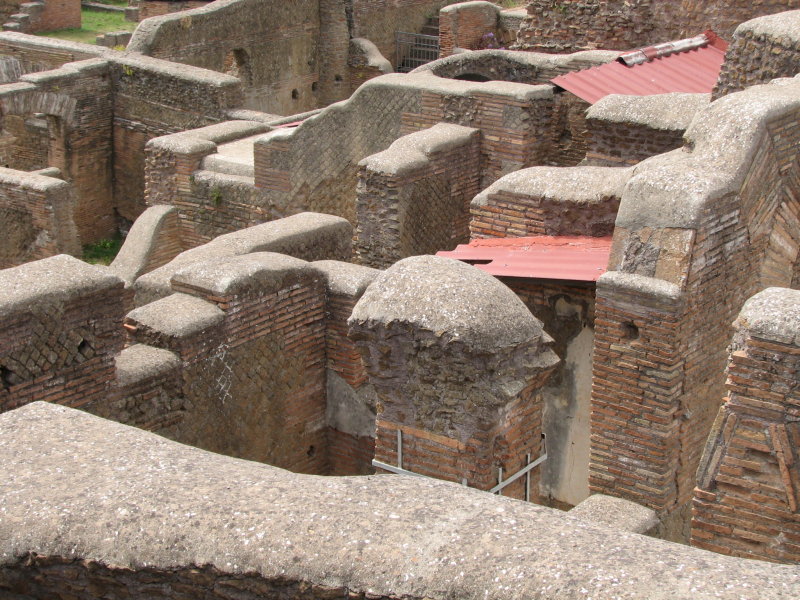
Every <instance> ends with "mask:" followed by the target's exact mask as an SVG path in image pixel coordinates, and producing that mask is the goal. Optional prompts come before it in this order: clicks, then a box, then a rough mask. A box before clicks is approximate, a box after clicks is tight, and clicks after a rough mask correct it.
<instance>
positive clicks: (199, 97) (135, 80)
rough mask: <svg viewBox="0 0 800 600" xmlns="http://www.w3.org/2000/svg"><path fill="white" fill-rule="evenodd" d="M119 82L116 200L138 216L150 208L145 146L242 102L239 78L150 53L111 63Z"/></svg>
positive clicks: (126, 213)
mask: <svg viewBox="0 0 800 600" xmlns="http://www.w3.org/2000/svg"><path fill="white" fill-rule="evenodd" d="M111 78H112V80H113V86H114V123H113V129H114V133H113V140H114V202H115V206H116V210H117V213H118V214H119V215H120V216H121V217H123V218H125V219H127V220H129V221H134V220H135V219H136V217H138V216H139V215H140V214H141V213H142V211H143V210H144V209H145V203H144V186H145V178H144V174H145V145H146V143H147V142H148V141H149V140H151V139H153V138H155V137H159V136H162V135H167V134H170V133H176V132H179V131H184V130H186V129H194V128H197V127H203V126H205V125H209V124H212V123H218V122H220V121H223V120H225V119H224V113H225V111H226V110H227V109H229V108H232V107H235V106H238V105H240V104H241V101H242V95H241V87H240V84H239V82H238V80H237V79H235V78H233V77H229V76H226V75H222V74H217V73H211V72H209V71H204V70H201V69H196V68H193V67H189V66H180V65H175V64H170V63H168V62H166V61H160V60H155V59H152V58H147V57H134V56H126V57H125V58H124V59H123V58H120V59H118V60H117V61H116V62H114V63H113V65H112V73H111Z"/></svg>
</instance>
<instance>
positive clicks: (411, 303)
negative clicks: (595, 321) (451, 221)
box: [350, 256, 551, 349]
mask: <svg viewBox="0 0 800 600" xmlns="http://www.w3.org/2000/svg"><path fill="white" fill-rule="evenodd" d="M465 289H466V290H469V293H468V294H464V293H462V291H463V290H465ZM354 322H360V323H381V324H383V325H390V324H391V323H395V322H399V323H409V324H412V325H413V326H414V327H418V328H421V329H425V330H428V331H432V332H438V333H437V335H442V334H445V333H446V334H447V335H448V336H451V338H452V339H451V341H456V342H461V343H464V344H468V345H470V346H472V347H474V348H479V349H492V348H498V347H510V346H515V345H518V344H523V343H530V342H538V341H540V340H541V341H545V342H546V341H551V340H550V337H549V336H548V335H547V334H546V333H545V332H544V331H543V330H542V327H541V323H540V322H539V321H538V320H537V319H536V318H535V317H534V316H533V315H531V313H530V311H529V310H528V309H527V307H526V306H525V305H524V304H523V303H522V301H521V300H520V299H519V298H518V297H517V296H516V295H515V294H514V292H512V291H511V290H510V289H509V288H508V287H506V286H505V285H503V284H501V283H500V282H499V281H498V280H497V279H495V278H494V277H492V276H491V275H489V274H488V273H486V272H484V271H481V270H480V269H477V268H475V267H473V266H472V265H468V264H466V263H462V262H460V261H457V260H451V259H449V258H440V257H436V256H414V257H411V258H406V259H404V260H401V261H399V262H397V263H395V264H394V265H392V266H391V267H389V268H388V269H387V270H386V271H384V272H383V273H381V275H379V276H378V278H377V279H376V280H375V282H374V283H373V284H372V285H370V287H368V288H367V291H366V292H365V293H364V295H363V296H362V297H361V300H360V301H359V303H358V304H356V307H355V308H354V309H353V314H352V316H351V317H350V323H351V324H352V323H354Z"/></svg>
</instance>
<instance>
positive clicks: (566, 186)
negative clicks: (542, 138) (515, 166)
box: [472, 167, 633, 206]
mask: <svg viewBox="0 0 800 600" xmlns="http://www.w3.org/2000/svg"><path fill="white" fill-rule="evenodd" d="M632 175H633V169H632V168H608V167H531V168H528V169H520V170H519V171H514V172H513V173H509V174H508V175H504V176H503V177H501V178H500V179H498V180H497V181H495V182H494V183H493V184H491V185H490V186H489V187H488V188H486V189H485V190H483V191H482V192H481V193H480V194H478V195H477V196H475V198H474V199H473V200H472V205H473V206H486V204H487V203H488V202H489V198H490V196H492V195H494V194H498V193H500V192H508V193H511V194H519V195H524V196H530V197H533V198H543V199H547V200H550V201H552V202H564V203H567V202H572V203H576V204H597V203H598V202H603V201H605V200H606V199H607V198H608V197H616V198H619V197H621V196H622V192H623V190H624V189H625V184H626V183H627V181H628V179H629V178H630V177H631V176H632Z"/></svg>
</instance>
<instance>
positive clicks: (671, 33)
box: [516, 0, 799, 52]
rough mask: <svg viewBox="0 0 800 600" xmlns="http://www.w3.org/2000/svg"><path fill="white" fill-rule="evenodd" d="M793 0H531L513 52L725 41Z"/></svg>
mask: <svg viewBox="0 0 800 600" xmlns="http://www.w3.org/2000/svg"><path fill="white" fill-rule="evenodd" d="M798 6H799V5H798V2H797V0H789V1H788V2H786V1H781V0H765V1H764V2H759V3H758V4H754V3H752V2H747V1H745V0H718V1H715V2H704V1H700V0H681V1H680V2H660V1H659V0H633V1H626V2H623V1H621V0H567V1H564V2H553V1H552V0H532V1H530V2H528V17H527V18H526V19H525V20H524V21H523V23H522V27H521V28H520V31H519V34H518V37H517V45H516V48H518V49H520V50H535V51H545V52H574V51H576V50H584V49H592V48H613V49H615V50H627V49H631V48H636V47H640V46H649V45H652V44H656V43H660V42H666V41H670V40H675V39H680V38H685V37H691V36H693V35H697V34H699V33H702V32H703V31H704V30H706V29H713V30H714V31H715V32H716V33H717V34H719V35H720V36H722V37H723V38H726V39H727V38H730V36H731V35H732V33H733V30H734V28H735V27H736V26H737V25H738V24H739V23H741V22H743V21H746V20H748V19H752V18H753V17H757V16H761V15H766V14H773V13H778V12H781V11H785V10H787V9H791V8H797V7H798Z"/></svg>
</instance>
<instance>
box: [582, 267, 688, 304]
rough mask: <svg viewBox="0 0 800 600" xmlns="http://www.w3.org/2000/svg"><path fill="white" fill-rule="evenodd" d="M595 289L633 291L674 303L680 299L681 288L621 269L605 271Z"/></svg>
mask: <svg viewBox="0 0 800 600" xmlns="http://www.w3.org/2000/svg"><path fill="white" fill-rule="evenodd" d="M597 289H598V291H599V290H601V289H606V290H607V289H614V290H624V291H628V292H633V293H635V294H640V295H646V296H650V297H652V298H657V299H660V300H662V301H666V302H668V303H674V302H677V301H679V300H681V299H682V293H681V288H680V286H679V285H677V284H674V283H670V282H668V281H664V280H662V279H656V278H655V277H647V276H645V275H637V274H636V273H625V272H623V271H606V272H605V273H603V274H602V275H601V276H600V278H599V279H598V280H597Z"/></svg>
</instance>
